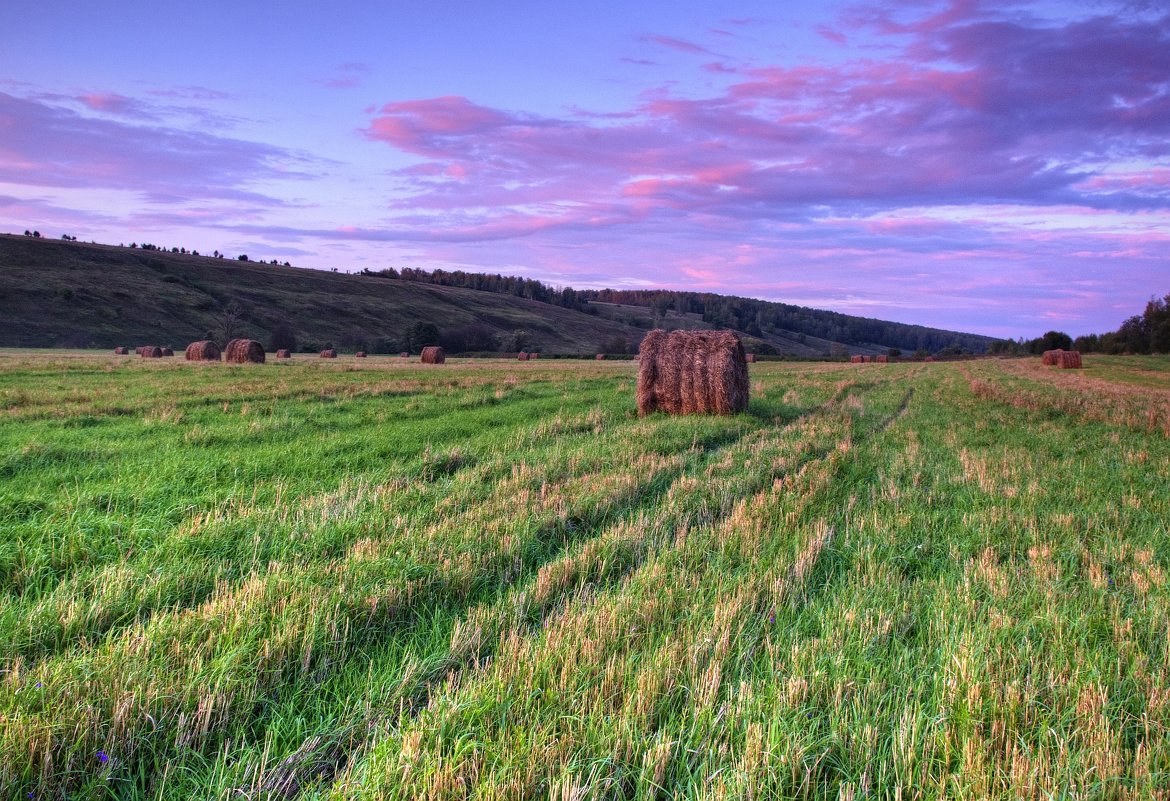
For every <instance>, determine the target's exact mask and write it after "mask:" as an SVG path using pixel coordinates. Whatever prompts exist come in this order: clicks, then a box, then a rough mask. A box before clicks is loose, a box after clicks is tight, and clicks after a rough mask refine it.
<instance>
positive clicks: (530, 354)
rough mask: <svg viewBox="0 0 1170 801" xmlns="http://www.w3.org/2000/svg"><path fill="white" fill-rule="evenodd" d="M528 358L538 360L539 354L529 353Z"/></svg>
mask: <svg viewBox="0 0 1170 801" xmlns="http://www.w3.org/2000/svg"><path fill="white" fill-rule="evenodd" d="M528 358H529V359H539V358H540V354H539V353H529V354H528Z"/></svg>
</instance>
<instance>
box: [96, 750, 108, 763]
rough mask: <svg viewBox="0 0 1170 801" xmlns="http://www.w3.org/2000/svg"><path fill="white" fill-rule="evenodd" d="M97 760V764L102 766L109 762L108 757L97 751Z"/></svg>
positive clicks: (103, 752)
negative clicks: (99, 763)
mask: <svg viewBox="0 0 1170 801" xmlns="http://www.w3.org/2000/svg"><path fill="white" fill-rule="evenodd" d="M97 758H98V762H101V763H102V764H103V765H104V764H106V763H107V762H109V761H110V755H109V754H107V753H106V752H105V751H98V752H97Z"/></svg>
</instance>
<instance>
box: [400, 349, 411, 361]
mask: <svg viewBox="0 0 1170 801" xmlns="http://www.w3.org/2000/svg"><path fill="white" fill-rule="evenodd" d="M398 356H399V358H402V359H409V358H410V351H407V350H404V351H402V352H401V353H399V354H398Z"/></svg>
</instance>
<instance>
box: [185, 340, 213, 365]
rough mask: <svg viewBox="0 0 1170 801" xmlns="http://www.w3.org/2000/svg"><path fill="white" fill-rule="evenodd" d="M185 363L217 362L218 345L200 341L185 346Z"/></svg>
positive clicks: (208, 341)
mask: <svg viewBox="0 0 1170 801" xmlns="http://www.w3.org/2000/svg"><path fill="white" fill-rule="evenodd" d="M187 361H189V362H218V361H219V345H216V344H215V343H214V342H212V341H211V340H210V339H201V340H200V341H198V342H192V343H191V344H190V345H188V346H187Z"/></svg>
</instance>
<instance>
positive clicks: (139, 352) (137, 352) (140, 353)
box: [134, 345, 142, 356]
mask: <svg viewBox="0 0 1170 801" xmlns="http://www.w3.org/2000/svg"><path fill="white" fill-rule="evenodd" d="M134 355H135V356H141V355H142V346H141V345H139V346H138V347H137V348H135V349H134Z"/></svg>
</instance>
